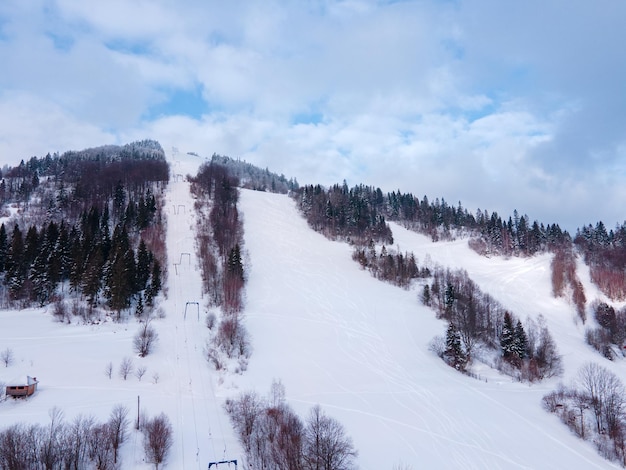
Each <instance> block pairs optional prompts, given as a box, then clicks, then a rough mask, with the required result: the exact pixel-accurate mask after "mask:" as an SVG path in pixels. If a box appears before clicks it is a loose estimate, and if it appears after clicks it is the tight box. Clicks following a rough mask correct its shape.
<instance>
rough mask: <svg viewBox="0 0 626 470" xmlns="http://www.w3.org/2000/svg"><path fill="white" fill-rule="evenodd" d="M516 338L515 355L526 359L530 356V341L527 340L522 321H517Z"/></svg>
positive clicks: (514, 343)
mask: <svg viewBox="0 0 626 470" xmlns="http://www.w3.org/2000/svg"><path fill="white" fill-rule="evenodd" d="M514 336H515V340H514V342H513V353H514V354H515V355H517V357H519V358H520V359H524V358H526V356H527V355H528V354H527V352H528V339H527V338H526V332H525V331H524V327H523V326H522V322H521V321H520V320H517V323H516V325H515V332H514Z"/></svg>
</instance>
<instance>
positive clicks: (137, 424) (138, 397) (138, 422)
mask: <svg viewBox="0 0 626 470" xmlns="http://www.w3.org/2000/svg"><path fill="white" fill-rule="evenodd" d="M137 430H139V395H137Z"/></svg>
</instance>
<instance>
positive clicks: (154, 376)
mask: <svg viewBox="0 0 626 470" xmlns="http://www.w3.org/2000/svg"><path fill="white" fill-rule="evenodd" d="M159 378H160V377H159V373H158V372H155V373H154V374H152V383H153V384H155V385H156V384H158V383H159Z"/></svg>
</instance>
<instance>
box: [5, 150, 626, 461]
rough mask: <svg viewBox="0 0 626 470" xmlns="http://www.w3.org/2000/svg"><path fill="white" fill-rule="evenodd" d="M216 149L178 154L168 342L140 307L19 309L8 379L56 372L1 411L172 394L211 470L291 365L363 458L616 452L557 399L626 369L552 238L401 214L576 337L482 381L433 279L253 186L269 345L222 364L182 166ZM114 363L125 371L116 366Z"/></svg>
mask: <svg viewBox="0 0 626 470" xmlns="http://www.w3.org/2000/svg"><path fill="white" fill-rule="evenodd" d="M200 163H201V159H200V158H198V157H195V156H193V155H182V154H176V155H174V156H173V157H171V165H172V172H171V173H172V179H171V182H170V185H169V188H168V194H167V217H168V227H167V237H168V240H167V246H168V257H169V261H168V263H169V267H168V270H169V279H168V283H167V290H168V298H167V299H166V300H164V301H163V302H162V305H161V308H162V310H163V312H164V313H165V316H164V318H159V319H156V320H154V326H155V328H156V330H157V332H158V335H159V342H158V344H157V346H156V349H155V352H154V353H153V354H151V355H149V356H148V357H146V358H139V357H137V355H136V354H135V353H134V352H133V347H132V340H133V336H134V335H135V333H136V332H137V330H138V328H139V325H138V324H137V323H136V321H135V320H134V319H131V320H129V321H128V322H126V323H122V324H116V323H113V322H105V323H102V324H99V325H80V324H78V322H76V324H72V325H64V324H60V323H55V322H54V321H53V320H52V316H51V315H50V314H49V313H48V312H47V311H45V310H25V311H10V312H6V311H2V312H0V349H4V348H10V349H12V350H13V352H14V356H15V360H14V363H13V365H11V366H9V367H8V368H4V367H2V368H0V382H12V381H13V380H14V379H22V380H23V379H24V378H25V376H26V375H27V374H28V375H32V376H36V377H37V378H38V379H39V381H40V386H39V391H38V392H37V393H36V394H35V395H34V396H33V397H31V398H29V399H28V400H6V401H4V402H2V403H0V426H1V427H5V426H7V425H9V424H11V423H15V422H26V423H34V422H38V423H41V424H45V423H46V422H47V421H48V420H49V417H48V414H49V411H50V410H51V409H52V408H53V407H54V406H57V407H59V408H60V409H62V410H63V412H64V415H65V419H66V420H67V421H71V420H72V419H74V417H75V416H77V415H78V414H81V413H82V414H93V415H94V416H96V417H97V418H98V419H101V420H105V419H106V418H107V417H108V415H109V413H110V411H111V409H112V408H113V406H115V405H116V404H118V403H121V404H123V405H125V406H127V407H128V408H129V410H131V413H130V418H131V421H132V420H133V419H136V409H137V399H138V396H139V397H140V403H141V405H140V406H141V408H142V410H144V411H145V412H146V413H147V414H149V415H151V416H152V415H156V414H158V413H160V412H162V411H163V412H165V413H166V414H167V415H168V416H169V417H170V419H171V421H172V424H173V427H174V446H173V448H172V451H171V454H170V458H169V459H168V463H167V466H166V468H171V469H193V468H198V469H206V468H207V465H208V463H209V462H213V461H218V460H223V459H239V460H240V462H241V459H242V457H243V455H242V454H241V451H240V449H239V446H238V444H237V442H236V440H235V439H234V435H233V432H232V430H231V429H230V423H229V421H228V418H227V416H226V414H225V412H224V411H223V407H222V405H223V403H224V400H225V399H226V398H228V397H232V396H236V395H238V394H239V393H240V392H242V391H246V390H251V389H253V390H256V391H257V392H259V393H261V394H266V393H267V392H268V391H269V387H270V384H271V382H272V380H273V379H280V380H281V381H282V383H283V384H284V385H285V387H286V393H287V400H288V401H289V403H290V404H291V405H292V406H293V408H294V409H295V410H296V411H297V412H298V413H299V414H300V416H302V417H304V416H306V414H307V412H308V410H309V409H310V408H311V406H312V405H314V404H317V403H319V404H320V405H321V406H322V408H323V409H324V410H325V412H326V413H327V414H328V415H330V416H332V417H334V418H337V419H338V420H339V421H340V422H341V423H342V424H343V425H344V426H345V428H346V431H347V433H348V434H349V435H350V436H351V437H352V438H353V441H354V445H355V447H356V448H357V449H358V451H359V457H358V459H357V460H358V463H359V466H360V468H361V469H364V470H369V469H372V470H374V469H376V470H378V469H389V470H391V469H392V468H393V467H394V466H397V465H407V466H411V467H412V468H413V469H418V468H437V469H460V468H465V469H483V468H489V469H498V468H501V469H511V468H533V469H556V468H567V469H575V468H585V469H587V468H616V467H614V466H613V465H612V464H610V463H609V462H607V461H605V460H603V459H602V458H601V457H600V456H598V455H597V454H596V451H595V449H594V448H593V447H592V445H590V444H588V443H584V442H582V441H580V440H579V439H578V438H576V437H575V436H574V435H573V434H572V433H571V432H570V431H569V430H568V429H567V428H566V427H565V426H563V425H562V424H561V423H560V422H559V421H558V419H557V418H556V417H554V416H552V415H550V414H548V413H546V412H545V411H544V410H543V409H542V407H541V398H542V396H543V395H544V394H545V393H547V392H548V391H550V390H552V389H554V388H555V387H556V385H557V383H558V382H559V380H563V381H567V380H569V379H570V378H571V377H573V376H574V375H575V373H576V371H577V369H578V367H579V366H580V365H581V364H582V363H584V362H586V361H589V360H594V361H597V362H602V365H604V366H606V367H610V368H611V370H613V371H614V372H615V373H617V374H618V375H619V376H620V377H621V378H622V379H626V369H624V367H623V364H621V363H615V364H614V363H609V362H608V361H604V360H602V359H601V358H600V357H599V355H598V354H597V353H596V352H595V351H593V350H592V349H591V348H590V347H588V346H587V345H586V344H585V342H584V339H583V336H584V328H583V327H582V325H580V324H577V323H576V321H575V312H574V309H573V307H572V306H570V305H567V304H566V303H565V301H563V300H558V299H554V298H553V297H552V295H551V283H550V257H549V256H548V255H543V256H538V257H535V258H531V259H518V258H514V259H509V260H505V259H500V258H491V259H488V258H484V257H480V256H478V255H477V254H475V253H474V252H472V251H471V250H469V249H468V247H467V243H466V241H464V240H459V241H455V242H446V243H437V244H433V243H431V242H430V241H429V240H428V239H427V238H425V237H423V236H421V235H418V234H415V233H412V232H408V231H406V230H405V229H403V228H402V227H400V226H398V225H395V224H392V229H393V233H394V239H395V243H396V244H397V245H398V247H399V248H400V249H401V250H402V251H413V252H414V253H415V255H416V256H417V257H418V259H419V262H420V264H423V263H425V262H431V263H439V264H442V265H444V266H450V267H454V268H456V267H462V268H464V269H466V270H467V271H468V273H469V276H470V277H471V278H472V279H473V280H474V281H475V282H476V283H477V284H478V285H479V287H480V288H481V289H482V290H483V291H485V292H489V293H490V294H491V295H492V296H493V297H494V298H496V300H498V301H499V302H501V303H502V304H503V305H504V306H505V307H507V308H509V309H511V311H513V312H514V313H515V314H516V315H517V316H518V317H520V318H525V317H526V316H531V317H536V316H537V315H539V314H543V316H544V317H545V318H546V320H547V323H548V326H549V328H550V330H551V332H552V333H553V336H554V337H555V339H556V341H557V343H558V348H559V350H560V352H561V353H562V354H563V359H564V366H565V375H564V377H563V378H561V379H558V378H557V379H552V380H550V381H547V382H544V383H541V384H537V385H533V386H529V385H525V384H520V383H516V382H512V381H511V379H510V378H507V377H503V376H500V375H498V374H496V373H495V372H492V371H491V370H489V369H486V368H485V369H481V370H479V371H478V372H479V373H480V374H481V376H483V377H484V378H485V379H486V380H483V381H481V380H476V379H472V378H469V377H467V376H464V375H461V374H459V373H458V372H456V371H454V370H453V369H452V368H450V367H448V366H447V365H445V364H444V363H443V361H441V360H440V359H439V358H438V357H436V356H435V355H434V354H433V353H431V352H429V351H428V343H429V342H430V340H431V339H432V338H433V337H434V336H435V335H441V334H443V333H444V329H445V324H444V323H443V322H442V321H439V320H436V319H435V315H434V312H433V311H432V310H430V309H428V308H426V307H424V306H422V305H421V304H420V302H419V300H418V290H417V289H413V290H408V291H407V290H402V289H400V288H397V287H393V286H391V285H388V284H385V283H382V282H380V281H378V280H376V279H374V278H373V277H371V276H370V274H369V273H367V272H366V271H363V270H361V269H360V267H359V265H358V264H357V263H356V262H354V261H353V260H352V257H351V255H352V251H351V248H350V247H349V246H348V245H346V244H343V243H338V242H331V241H328V240H327V239H325V238H324V237H323V236H321V235H319V234H317V233H315V232H313V231H312V230H311V229H310V228H309V227H308V226H307V223H306V222H305V220H304V219H303V218H301V217H300V215H299V214H298V212H297V211H296V208H295V204H294V202H293V201H292V200H291V199H289V198H288V197H287V196H284V195H275V194H269V193H261V192H253V191H248V190H242V192H241V200H240V211H241V213H242V214H243V218H244V230H245V250H246V252H247V257H246V262H247V265H246V269H247V275H248V283H247V285H246V307H245V312H244V313H245V322H246V325H247V327H248V330H249V332H250V335H251V341H252V347H253V352H252V356H251V358H250V362H249V367H248V370H247V371H246V372H244V373H243V374H242V375H226V374H225V373H224V372H221V373H216V372H214V371H212V370H211V369H210V368H209V366H208V363H207V362H206V360H205V359H204V357H203V348H204V344H205V342H206V339H207V337H208V330H207V328H206V326H205V325H204V321H203V320H204V315H205V313H206V307H205V305H204V304H205V302H204V299H203V298H202V293H201V280H200V271H199V270H198V268H197V262H196V255H195V248H194V233H193V232H194V229H195V216H194V213H193V200H192V198H191V196H190V194H189V185H188V183H187V182H186V181H185V180H184V178H183V176H184V175H186V174H188V173H191V174H193V173H195V171H196V170H197V167H198V165H199V164H200ZM579 276H580V277H581V279H582V280H583V282H585V288H586V289H587V291H588V297H589V298H591V297H593V296H594V295H596V294H593V295H592V293H594V292H595V290H593V287H592V286H591V285H590V284H589V282H588V275H587V276H585V274H584V271H583V270H581V271H579ZM185 312H186V315H185ZM198 316H199V319H198ZM125 357H132V358H133V362H134V365H135V367H138V366H144V367H146V369H147V370H146V373H145V375H144V376H143V378H142V379H141V381H140V380H139V379H138V378H137V377H136V376H135V375H131V376H129V377H128V379H127V380H123V379H122V378H121V377H120V376H119V375H118V373H117V372H118V368H119V365H120V364H121V362H122V360H123V358H125ZM109 363H112V364H113V375H112V377H111V378H109V377H107V375H106V374H105V369H106V366H107V364H109ZM142 459H143V451H142V447H141V435H140V434H139V433H138V432H136V431H134V429H133V430H132V431H130V437H129V439H128V441H127V442H126V443H125V444H124V446H123V447H122V468H137V469H144V468H145V469H147V468H150V466H149V465H148V464H147V463H145V462H143V460H142ZM213 468H215V467H213ZM219 468H228V467H227V466H224V465H222V466H220V467H219Z"/></svg>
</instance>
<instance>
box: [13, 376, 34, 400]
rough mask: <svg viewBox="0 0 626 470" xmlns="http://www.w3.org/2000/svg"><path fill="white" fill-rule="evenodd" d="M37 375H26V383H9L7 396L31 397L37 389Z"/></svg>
mask: <svg viewBox="0 0 626 470" xmlns="http://www.w3.org/2000/svg"><path fill="white" fill-rule="evenodd" d="M38 383H39V382H38V381H37V377H31V376H27V377H26V383H25V384H24V383H21V384H17V385H7V389H6V395H7V397H13V398H17V397H29V396H31V395H32V394H33V393H35V392H36V391H37V384H38Z"/></svg>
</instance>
